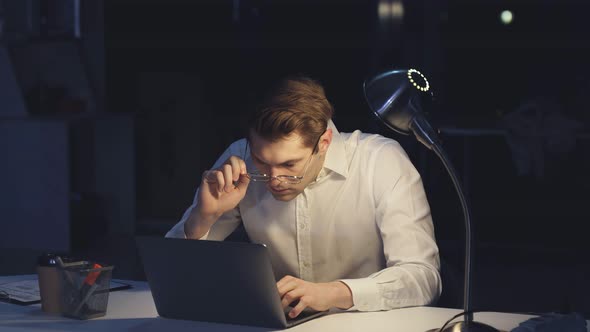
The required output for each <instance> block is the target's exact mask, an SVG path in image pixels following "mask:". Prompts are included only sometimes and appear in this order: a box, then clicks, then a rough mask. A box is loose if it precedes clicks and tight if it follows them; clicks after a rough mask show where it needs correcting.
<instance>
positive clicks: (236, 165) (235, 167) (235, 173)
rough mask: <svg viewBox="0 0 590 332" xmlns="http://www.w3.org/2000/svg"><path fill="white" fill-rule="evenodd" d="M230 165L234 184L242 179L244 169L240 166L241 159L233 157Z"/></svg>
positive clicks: (229, 161) (230, 159)
mask: <svg viewBox="0 0 590 332" xmlns="http://www.w3.org/2000/svg"><path fill="white" fill-rule="evenodd" d="M228 163H229V164H230V165H231V169H232V182H236V181H238V179H239V178H240V173H241V171H242V167H241V166H240V158H238V157H236V156H231V157H230V158H229V160H228Z"/></svg>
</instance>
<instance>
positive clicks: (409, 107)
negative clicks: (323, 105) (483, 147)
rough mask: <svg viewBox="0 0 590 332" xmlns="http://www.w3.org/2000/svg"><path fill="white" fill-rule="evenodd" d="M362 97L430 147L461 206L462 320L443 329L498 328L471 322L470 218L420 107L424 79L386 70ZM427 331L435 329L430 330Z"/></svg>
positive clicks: (394, 126)
mask: <svg viewBox="0 0 590 332" xmlns="http://www.w3.org/2000/svg"><path fill="white" fill-rule="evenodd" d="M363 88H364V92H365V98H366V100H367V103H368V104H369V107H370V108H371V111H373V113H374V114H375V115H376V116H377V118H378V119H379V120H381V121H382V122H383V123H384V124H385V125H386V126H387V127H388V128H389V129H391V130H393V131H395V132H397V133H400V134H404V135H409V134H410V133H414V135H415V136H416V139H418V141H420V143H422V144H424V145H425V146H426V147H427V148H428V149H430V150H432V151H433V152H434V153H435V154H436V155H437V156H438V157H439V158H440V160H441V161H442V163H443V165H444V166H445V168H446V170H447V172H448V173H449V175H450V177H451V179H452V181H453V184H454V186H455V189H456V191H457V194H458V195H459V199H460V201H461V206H462V208H463V217H464V219H465V281H464V293H463V310H464V319H463V321H460V322H456V323H454V324H452V325H449V326H448V327H447V328H445V329H444V330H443V331H444V332H480V331H486V332H487V331H490V332H497V331H498V330H497V329H495V328H493V327H491V326H489V325H486V324H483V323H479V322H476V321H473V313H472V312H471V264H472V259H471V235H472V231H471V217H470V212H469V208H468V206H467V200H466V198H465V195H464V194H463V190H462V188H461V184H460V182H459V179H458V177H457V174H456V172H455V170H454V168H453V165H451V162H450V160H449V158H448V156H447V154H446V153H445V151H444V150H443V148H442V144H441V143H440V141H439V139H438V136H437V134H436V132H435V131H434V129H432V127H431V126H430V124H429V123H428V121H427V120H426V117H425V116H424V113H423V112H422V108H423V107H424V106H425V105H427V104H428V103H429V102H431V101H432V91H431V88H430V84H429V83H428V80H427V79H426V77H425V76H424V75H422V73H420V72H419V71H418V70H416V69H408V70H406V69H399V70H392V71H387V72H384V73H381V74H378V75H377V76H374V77H372V78H370V79H368V80H366V81H365V82H364V85H363ZM429 331H439V329H433V330H429Z"/></svg>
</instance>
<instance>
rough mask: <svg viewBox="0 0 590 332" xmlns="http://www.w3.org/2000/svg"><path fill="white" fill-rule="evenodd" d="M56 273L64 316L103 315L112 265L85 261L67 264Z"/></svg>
mask: <svg viewBox="0 0 590 332" xmlns="http://www.w3.org/2000/svg"><path fill="white" fill-rule="evenodd" d="M59 272H60V277H61V285H62V287H61V312H62V315H63V316H66V317H71V318H77V319H90V318H96V317H101V316H104V315H105V314H106V312H107V304H108V301H109V286H110V283H111V276H112V273H113V266H100V265H98V264H96V263H94V262H87V261H84V262H78V263H73V264H67V266H64V267H62V268H59Z"/></svg>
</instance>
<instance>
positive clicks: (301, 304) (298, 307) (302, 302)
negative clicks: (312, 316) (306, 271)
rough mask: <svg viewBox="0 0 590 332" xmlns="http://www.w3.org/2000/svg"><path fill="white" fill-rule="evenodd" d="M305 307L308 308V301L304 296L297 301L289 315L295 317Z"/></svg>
mask: <svg viewBox="0 0 590 332" xmlns="http://www.w3.org/2000/svg"><path fill="white" fill-rule="evenodd" d="M305 308H307V301H306V300H305V297H302V298H300V299H299V303H297V305H296V306H295V307H294V308H293V309H291V311H289V317H291V318H295V317H297V316H299V314H300V313H301V312H302V311H303V309H305Z"/></svg>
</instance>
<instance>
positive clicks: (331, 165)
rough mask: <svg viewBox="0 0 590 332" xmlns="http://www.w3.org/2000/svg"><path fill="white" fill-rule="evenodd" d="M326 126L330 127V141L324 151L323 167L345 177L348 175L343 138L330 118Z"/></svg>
mask: <svg viewBox="0 0 590 332" xmlns="http://www.w3.org/2000/svg"><path fill="white" fill-rule="evenodd" d="M328 128H330V129H332V143H330V146H329V147H328V151H327V152H326V159H325V160H324V166H323V168H326V169H328V170H331V171H333V172H336V173H338V174H340V175H342V176H343V177H345V178H346V177H347V176H348V163H347V162H346V150H345V147H344V139H343V138H342V136H340V132H338V129H336V126H335V125H334V122H332V120H330V121H329V122H328Z"/></svg>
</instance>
